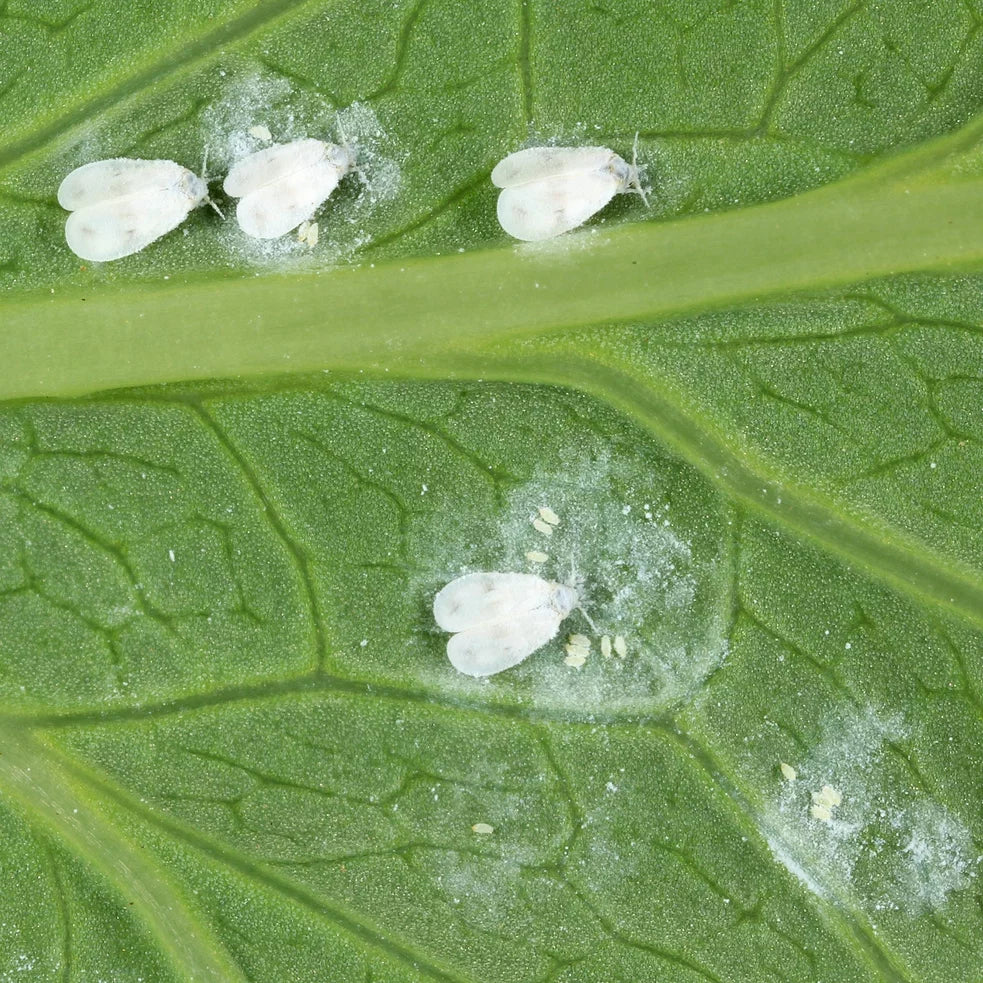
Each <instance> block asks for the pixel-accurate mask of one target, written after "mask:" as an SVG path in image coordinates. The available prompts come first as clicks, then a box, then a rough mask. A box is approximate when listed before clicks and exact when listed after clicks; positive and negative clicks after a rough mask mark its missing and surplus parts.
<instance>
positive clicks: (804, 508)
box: [426, 356, 983, 627]
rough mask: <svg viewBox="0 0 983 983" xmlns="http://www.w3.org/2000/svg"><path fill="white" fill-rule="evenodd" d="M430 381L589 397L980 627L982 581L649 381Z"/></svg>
mask: <svg viewBox="0 0 983 983" xmlns="http://www.w3.org/2000/svg"><path fill="white" fill-rule="evenodd" d="M426 374H427V375H431V376H433V377H435V378H448V377H465V378H473V377H475V376H478V375H480V376H481V377H482V378H485V379H496V380H500V381H503V382H525V383H540V384H542V383H552V384H554V385H559V386H569V387H571V388H574V389H579V390H581V391H583V392H588V393H590V394H591V395H593V396H596V397H598V398H599V399H602V400H604V401H605V402H607V403H608V404H609V405H611V406H614V407H616V408H618V409H619V410H621V411H622V412H624V413H626V414H627V415H629V416H631V417H632V418H634V419H635V420H637V421H638V422H639V423H641V424H642V426H644V427H645V428H646V429H647V430H649V431H650V432H651V433H653V434H654V435H656V436H657V437H658V438H659V439H660V440H661V441H663V442H665V443H666V444H667V445H668V446H670V447H672V448H673V449H674V450H675V451H676V452H677V453H679V454H680V456H682V457H683V458H684V459H685V460H687V461H688V462H689V463H690V464H692V465H694V466H695V467H697V468H698V469H699V470H700V471H702V472H703V474H704V475H705V476H706V477H707V479H708V480H709V481H711V482H712V483H713V484H715V485H716V486H717V487H719V488H721V489H723V490H724V491H725V492H726V493H727V494H728V495H729V496H731V497H732V498H734V499H736V500H737V501H739V502H741V503H742V505H744V506H745V507H748V508H751V509H753V510H754V511H755V512H757V513H759V514H762V513H763V514H764V515H766V516H767V517H768V518H769V519H771V520H772V521H775V522H778V523H779V524H780V525H782V526H784V527H786V528H788V529H791V530H793V531H794V532H795V533H797V534H800V535H805V536H808V537H809V538H810V539H812V540H814V541H816V542H818V543H820V544H821V545H823V546H824V547H825V548H827V549H829V550H831V551H832V552H833V553H835V554H837V555H838V556H840V557H842V558H843V559H845V560H846V561H847V562H849V563H851V564H853V565H855V566H856V567H858V568H860V569H862V570H863V571H865V572H866V573H868V574H871V575H873V576H875V577H877V578H878V579H880V580H882V581H886V582H887V583H889V584H891V586H893V587H895V588H900V589H901V590H902V591H904V592H905V593H907V594H909V595H914V596H915V597H917V598H918V599H919V600H921V601H923V602H926V601H927V602H928V603H929V604H931V605H932V606H934V607H937V608H940V609H941V610H942V611H943V612H945V613H946V614H955V615H957V616H958V617H961V618H963V619H964V620H966V621H968V622H970V623H971V624H973V625H976V626H978V627H983V581H981V580H980V577H979V574H978V573H976V572H974V571H973V570H970V569H966V568H963V567H961V566H959V565H958V564H956V563H955V561H952V560H948V559H946V558H944V557H940V556H937V555H935V554H933V552H932V550H931V547H930V546H928V545H926V544H925V543H921V542H918V541H915V540H913V539H911V538H908V537H905V536H904V535H903V534H902V533H900V532H899V531H898V530H896V529H890V528H884V527H882V526H877V525H874V522H876V520H873V522H871V521H865V520H864V519H862V518H861V517H859V516H856V515H851V514H849V513H848V512H846V510H845V509H844V506H843V504H842V503H837V502H835V501H833V500H832V499H830V498H827V497H825V496H823V495H822V494H820V493H818V492H816V491H815V490H812V489H810V488H808V487H807V486H804V485H802V484H801V483H799V482H798V481H797V480H796V479H795V477H794V476H793V475H788V474H782V473H780V472H778V471H777V470H776V468H775V466H774V465H770V466H769V465H767V464H765V463H764V462H762V461H760V460H751V459H749V458H748V456H747V455H746V454H739V453H737V452H736V451H734V450H732V449H731V448H730V447H728V446H727V445H726V444H725V442H724V440H723V438H722V437H720V436H718V435H715V433H714V431H713V428H712V427H710V426H708V425H707V424H705V423H703V422H701V421H699V420H697V419H694V418H692V417H691V416H689V415H687V414H686V413H685V412H684V411H683V410H681V409H680V408H679V407H678V406H677V405H676V404H675V403H673V402H672V400H671V398H670V397H668V396H666V395H663V394H661V393H659V392H658V391H657V389H656V388H655V387H653V385H652V383H651V381H650V380H640V379H638V378H636V377H634V376H633V375H631V374H629V373H628V372H626V371H624V370H623V369H621V368H617V367H612V366H609V365H604V364H603V363H601V362H599V361H598V360H597V359H588V358H576V357H568V356H531V357H528V358H525V359H522V360H518V359H510V358H503V359H498V360H495V359H493V358H481V357H478V358H473V357H472V358H470V359H468V358H466V357H459V358H449V359H447V360H446V361H443V362H441V363H440V364H438V365H433V366H431V367H430V371H429V372H428V373H426Z"/></svg>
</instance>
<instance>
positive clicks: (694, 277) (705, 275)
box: [0, 117, 983, 400]
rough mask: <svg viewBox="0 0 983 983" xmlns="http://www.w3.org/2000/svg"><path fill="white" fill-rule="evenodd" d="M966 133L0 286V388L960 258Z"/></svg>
mask: <svg viewBox="0 0 983 983" xmlns="http://www.w3.org/2000/svg"><path fill="white" fill-rule="evenodd" d="M981 130H983V117H981V118H980V119H978V120H976V121H974V123H972V124H970V126H969V127H967V128H965V129H964V130H962V131H959V132H957V133H956V134H953V135H951V136H949V137H946V138H944V139H943V140H941V141H936V143H935V144H933V145H932V147H931V148H930V149H928V150H927V149H926V148H923V147H919V148H917V149H916V150H915V151H912V152H911V153H910V154H906V155H901V156H899V157H898V158H893V159H890V160H888V161H886V162H885V163H884V164H883V165H881V166H879V167H873V168H870V169H869V170H867V171H863V172H861V173H860V174H858V175H855V176H853V177H851V178H847V179H845V180H844V181H841V182H839V183H837V184H832V185H828V186H826V187H822V188H819V189H817V190H815V191H811V192H808V193H806V194H803V195H800V196H798V197H795V198H790V199H786V200H784V201H779V202H772V203H769V204H764V205H756V206H753V207H750V208H743V209H737V210H734V211H730V212H722V213H718V214H712V215H707V216H698V217H691V218H686V219H681V220H676V221H670V222H661V223H660V222H638V223H629V224H625V225H621V226H618V227H615V228H612V229H610V230H609V229H606V228H605V227H603V226H594V227H591V228H590V229H587V230H583V231H581V232H580V233H577V234H573V235H570V236H567V237H565V238H562V239H559V240H557V241H556V242H552V243H546V244H536V245H534V246H532V247H530V246H528V245H520V246H513V245H509V246H501V247H498V248H494V249H486V250H476V251H472V252H470V253H464V254H451V255H447V256H432V257H424V258H415V259H406V260H395V261H392V262H388V263H380V264H373V265H369V266H362V267H356V268H346V269H340V270H336V271H334V272H330V273H328V274H326V275H318V274H307V275H302V274H291V275H287V274H278V275H270V276H265V277H246V278H239V279H236V280H233V281H230V280H228V279H224V278H223V279H214V278H207V277H203V278H201V279H197V280H188V281H185V282H182V283H175V282H173V281H170V282H166V283H165V282H162V281H157V282H154V283H149V282H140V283H131V284H128V285H125V286H122V287H120V286H109V285H106V284H91V285H89V286H88V287H85V288H81V287H70V288H63V289H62V290H57V291H55V292H53V293H50V294H45V293H41V292H40V291H35V292H33V293H31V294H27V295H23V296H19V297H18V296H11V298H10V299H9V300H8V301H7V303H6V305H5V312H4V313H5V324H4V332H3V335H2V336H0V364H3V366H4V372H3V374H2V376H0V400H11V399H29V398H36V397H44V396H60V397H65V396H76V395H82V394H86V393H92V392H98V391H100V390H105V389H115V388H122V387H128V386H141V385H151V384H157V383H167V382H175V381H188V380H205V379H214V378H227V377H231V376H239V377H243V376H245V377H260V376H264V375H266V376H268V375H272V374H275V373H279V372H285V371H288V372H305V371H320V370H323V369H338V368H357V369H373V368H376V369H380V368H382V367H385V368H386V369H387V370H393V369H397V370H398V369H400V368H402V367H404V366H413V365H416V364H418V363H419V361H420V360H421V359H426V357H427V356H428V355H429V354H432V353H448V352H454V351H461V350H471V351H474V350H480V349H481V348H484V347H487V346H489V345H493V344H496V343H499V342H501V341H503V340H505V339H508V338H513V337H517V336H519V337H530V336H535V335H538V334H542V333H544V332H550V331H555V330H557V329H560V328H571V327H585V326H589V325H597V324H605V323H612V322H625V321H642V322H646V321H648V322H651V321H657V320H660V319H664V318H666V317H668V316H671V315H676V314H680V313H683V312H698V311H703V310H709V309H713V308H719V307H723V306H733V305H735V304H741V303H747V302H750V301H760V300H762V299H763V298H767V297H773V296H779V295H783V294H788V293H790V292H796V291H803V290H808V291H817V290H822V289H827V288H830V287H833V286H842V285H844V284H855V283H858V282H862V281H864V280H867V279H871V278H874V277H882V276H887V275H892V274H896V273H901V272H913V271H926V270H949V269H953V268H956V267H962V268H966V267H978V266H980V265H983V176H973V177H953V176H952V175H950V174H948V173H947V172H946V171H945V170H944V169H941V170H940V169H939V168H940V167H941V166H942V165H944V164H946V162H947V157H948V155H950V154H952V153H961V152H963V151H964V150H965V145H966V143H967V142H968V141H969V140H970V139H971V138H972V137H974V136H976V135H977V134H978V132H979V131H981ZM940 162H941V163H940ZM912 168H915V170H914V172H913V171H912ZM926 168H927V170H926ZM933 168H935V170H933ZM189 311H192V312H195V316H194V317H191V318H189V317H188V312H189ZM105 352H112V353H113V357H112V358H108V359H107V358H106V357H105V355H104V353H105Z"/></svg>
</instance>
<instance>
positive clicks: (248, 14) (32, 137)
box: [0, 0, 302, 168]
mask: <svg viewBox="0 0 983 983" xmlns="http://www.w3.org/2000/svg"><path fill="white" fill-rule="evenodd" d="M301 6H302V0H266V2H260V3H258V4H256V5H255V6H253V7H250V8H249V9H247V10H246V11H244V12H243V13H241V14H239V15H238V16H237V17H234V18H232V19H231V20H229V21H226V22H225V23H222V24H219V26H218V27H216V28H214V29H213V30H211V31H209V32H208V33H207V34H203V35H202V36H201V37H199V38H196V39H194V40H191V41H189V40H187V39H183V40H182V41H181V43H180V45H179V46H178V47H176V48H175V49H174V50H172V51H170V52H167V53H165V54H163V55H162V56H161V57H160V58H158V59H156V60H153V61H150V62H148V63H147V64H144V65H141V66H138V67H137V68H136V69H135V71H134V72H132V73H131V74H130V75H127V76H124V77H123V78H122V79H120V80H119V81H118V82H117V83H116V84H115V85H112V86H110V87H109V88H106V89H104V90H103V91H102V92H100V94H99V95H97V96H94V97H93V98H92V99H89V100H88V101H87V102H84V103H81V104H79V105H77V106H74V107H71V108H70V109H68V110H67V111H66V112H65V113H64V114H63V115H61V116H59V117H57V118H56V119H54V120H52V121H51V122H50V123H49V124H47V125H46V126H40V127H35V128H34V129H32V130H31V132H30V133H28V134H27V135H25V136H24V137H22V138H20V139H18V140H13V141H11V142H9V143H7V144H6V146H4V147H0V168H5V167H7V166H9V165H10V164H12V163H14V162H15V161H17V160H20V159H21V158H22V157H25V156H27V155H29V154H31V153H34V152H36V151H38V150H39V149H41V148H42V147H45V146H47V145H48V144H50V143H52V142H54V141H56V140H59V139H64V138H65V137H66V136H69V135H70V134H72V133H74V132H75V131H76V130H77V129H78V128H79V127H82V126H91V121H92V120H93V119H95V118H97V117H99V116H105V115H106V114H107V113H108V112H110V111H119V109H120V108H121V107H123V106H125V105H126V103H127V100H128V99H130V98H131V97H134V96H141V95H144V94H146V92H147V90H148V89H151V88H153V87H155V86H157V85H159V83H160V80H161V78H162V77H164V76H167V77H168V82H173V81H175V80H176V79H178V78H182V77H184V76H186V75H188V74H190V73H191V72H193V71H196V70H198V69H200V68H201V66H202V65H203V64H205V63H208V62H211V61H216V60H218V59H220V58H224V57H226V56H227V51H228V48H229V46H230V45H234V44H236V43H237V42H239V41H240V40H242V39H243V38H245V37H249V36H250V35H252V34H254V33H255V32H257V31H259V30H260V29H262V28H265V27H268V26H269V25H270V24H271V23H273V22H274V21H276V20H279V19H280V18H282V17H283V16H284V15H287V14H290V13H292V12H295V11H296V10H297V9H298V8H300V7H301Z"/></svg>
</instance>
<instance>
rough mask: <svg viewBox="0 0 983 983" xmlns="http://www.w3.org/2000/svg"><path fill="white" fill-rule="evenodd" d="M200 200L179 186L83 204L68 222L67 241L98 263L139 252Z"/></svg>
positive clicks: (66, 226) (78, 253) (181, 219)
mask: <svg viewBox="0 0 983 983" xmlns="http://www.w3.org/2000/svg"><path fill="white" fill-rule="evenodd" d="M196 204H197V202H196V201H194V199H193V198H190V197H189V196H188V194H187V193H186V192H185V191H183V190H181V189H179V188H171V189H168V190H165V191H148V192H144V193H143V194H135V195H128V196H127V197H125V198H116V199H113V200H110V201H102V202H97V203H96V204H94V205H89V206H87V207H85V208H79V209H78V210H77V211H74V212H72V214H71V215H69V216H68V221H67V222H66V223H65V241H66V242H67V243H68V248H69V249H71V251H72V252H73V253H75V255H76V256H80V257H81V258H82V259H87V260H91V261H92V262H94V263H101V262H106V261H108V260H111V259H121V258H122V257H123V256H129V255H130V254H131V253H136V252H139V251H140V250H141V249H143V248H144V247H145V246H149V245H150V243H152V242H153V241H154V240H155V239H159V238H160V237H161V236H162V235H164V233H166V232H170V231H171V229H173V228H175V227H176V226H178V225H180V224H181V222H182V221H184V218H185V216H187V214H188V212H189V211H190V210H191V209H192V208H193V207H194V206H195V205H196Z"/></svg>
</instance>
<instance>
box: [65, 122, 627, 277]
mask: <svg viewBox="0 0 983 983" xmlns="http://www.w3.org/2000/svg"><path fill="white" fill-rule="evenodd" d="M354 166H355V152H354V150H353V149H352V148H351V147H350V146H348V145H338V144H333V143H325V142H324V141H322V140H315V139H304V140H294V141H293V142H291V143H285V144H274V145H273V146H271V147H266V148H265V149H263V150H259V151H257V152H256V153H253V154H250V155H249V156H247V157H244V158H243V159H242V160H239V161H237V162H236V163H235V164H234V165H233V167H232V169H231V170H230V171H229V173H228V175H227V176H226V178H225V181H224V183H223V189H224V190H225V193H226V194H227V195H229V196H230V197H233V198H238V199H239V202H238V204H237V205H236V219H237V220H238V222H239V226H240V228H241V229H242V230H243V232H245V233H246V234H247V235H250V236H253V237H255V238H257V239H276V238H279V237H280V236H283V235H286V234H287V233H288V232H291V231H292V230H294V229H296V228H298V227H302V226H304V223H309V222H310V220H311V219H312V218H313V217H314V213H315V212H316V211H317V209H318V208H320V207H321V205H322V204H323V203H324V202H325V201H326V200H327V199H328V198H329V197H330V196H331V193H332V192H333V191H334V189H335V188H336V187H337V186H338V183H339V182H340V181H341V179H342V178H343V177H344V176H345V175H346V174H348V172H349V171H351V170H352V168H353V167H354ZM491 179H492V182H493V183H494V184H495V185H496V186H497V187H499V188H501V189H502V192H501V194H500V195H499V199H498V220H499V222H500V223H501V225H502V228H503V229H505V231H506V232H508V233H509V234H510V235H512V236H515V238H517V239H525V240H540V239H549V238H552V237H553V236H556V235H559V234H560V233H562V232H567V231H569V230H570V229H573V228H576V227H577V226H578V225H581V224H582V223H583V222H586V221H587V219H589V218H590V217H591V216H592V215H594V214H595V213H596V212H598V211H599V210H600V209H601V208H603V207H604V206H605V205H606V204H607V203H608V202H609V201H610V200H611V199H612V198H613V197H614V196H615V195H616V194H619V193H622V192H635V193H638V194H642V195H643V196H644V192H643V191H642V188H641V184H640V182H639V176H638V167H637V166H636V164H635V160H634V158H633V160H632V163H631V164H629V163H628V162H627V161H625V160H624V159H623V158H621V157H619V156H618V155H617V154H616V153H614V151H612V150H608V149H607V148H606V147H530V148H529V149H527V150H520V151H518V152H517V153H514V154H510V155H509V156H508V157H506V158H505V159H504V160H503V161H501V162H500V163H499V164H498V165H497V166H496V167H495V169H494V170H493V171H492V173H491ZM206 202H208V203H211V199H210V198H209V197H208V185H207V182H206V179H205V178H202V177H199V176H198V175H197V174H195V173H194V172H193V171H190V170H188V168H186V167H182V166H181V165H180V164H177V163H175V162H174V161H172V160H134V159H131V158H126V157H117V158H113V159H111V160H99V161H94V162H92V163H91V164H85V165H83V166H82V167H78V168H76V169H75V170H74V171H72V173H71V174H69V175H68V177H66V178H65V180H64V181H62V183H61V185H60V187H59V188H58V203H59V204H60V205H61V206H62V207H63V208H65V209H68V210H69V211H70V212H71V213H72V214H71V215H69V217H68V221H67V222H66V223H65V239H66V241H67V243H68V247H69V248H70V249H71V250H72V252H74V253H75V254H76V255H77V256H80V257H81V258H82V259H86V260H90V261H92V262H105V261H108V260H113V259H121V258H122V257H124V256H129V255H131V254H132V253H136V252H139V251H140V250H141V249H143V248H145V247H146V246H149V245H150V244H151V243H152V242H154V241H156V240H157V239H159V238H160V237H161V236H163V235H165V234H166V233H168V232H170V231H171V230H172V229H175V228H177V226H178V225H180V224H181V222H183V221H184V219H185V218H186V217H187V215H188V214H189V213H190V212H191V211H192V210H193V209H194V208H197V207H198V206H199V205H202V204H204V203H206ZM213 207H215V206H214V205H213ZM216 210H217V209H216ZM312 232H313V234H311V233H310V232H305V236H304V238H305V239H306V241H307V242H308V244H309V245H314V243H315V242H316V228H315V229H314V230H312Z"/></svg>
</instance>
